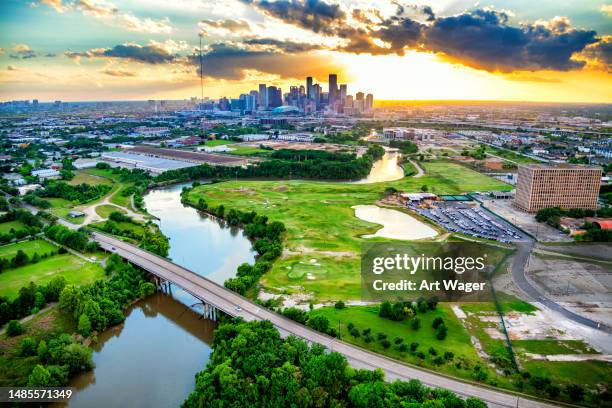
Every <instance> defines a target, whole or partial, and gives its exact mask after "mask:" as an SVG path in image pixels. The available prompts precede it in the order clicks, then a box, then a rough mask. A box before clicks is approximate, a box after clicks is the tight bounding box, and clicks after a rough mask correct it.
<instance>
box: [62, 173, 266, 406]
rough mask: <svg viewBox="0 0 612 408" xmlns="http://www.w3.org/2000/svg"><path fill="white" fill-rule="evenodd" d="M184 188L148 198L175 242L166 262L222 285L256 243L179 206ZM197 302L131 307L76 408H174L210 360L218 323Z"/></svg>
mask: <svg viewBox="0 0 612 408" xmlns="http://www.w3.org/2000/svg"><path fill="white" fill-rule="evenodd" d="M182 187H183V186H182V185H179V186H172V187H168V188H165V189H160V190H154V191H152V192H150V193H148V194H147V195H146V196H145V203H146V207H147V209H148V211H149V212H150V213H151V214H153V215H155V216H156V217H158V218H159V219H160V221H159V224H160V227H161V229H162V231H163V233H164V234H165V235H166V236H167V237H169V238H170V251H169V256H170V257H171V258H172V260H173V261H174V262H176V263H178V264H180V265H182V266H184V267H186V268H189V269H190V270H192V271H194V272H196V273H198V274H201V275H203V276H207V277H209V278H211V279H212V280H214V281H216V282H218V283H223V281H225V280H226V279H227V278H228V277H231V276H234V273H235V271H236V269H237V267H238V265H240V264H241V263H243V262H249V263H253V262H254V258H255V253H254V252H253V250H252V249H251V243H250V242H249V241H248V239H247V238H246V237H245V236H244V234H243V233H242V231H241V230H240V229H239V228H235V227H234V228H227V227H226V226H224V224H223V223H220V222H218V221H216V220H214V219H212V218H210V217H208V216H206V215H205V214H202V213H199V212H198V211H196V210H194V209H193V208H191V207H186V206H183V205H182V204H181V202H180V192H181V190H182ZM201 314H202V306H201V305H200V304H198V301H197V299H195V298H194V297H192V296H191V295H189V294H188V293H186V292H184V291H183V290H181V289H180V288H177V287H174V286H173V287H172V293H171V294H155V295H153V296H151V297H149V298H147V299H145V300H144V301H141V302H138V303H136V304H135V305H133V306H132V307H131V308H130V309H129V310H128V313H127V317H126V320H125V322H124V323H123V324H121V325H119V326H116V327H113V328H112V329H110V330H108V331H106V332H104V333H102V334H101V335H100V336H99V341H98V343H97V344H96V345H94V347H93V348H94V355H93V360H94V363H95V364H96V367H95V369H94V370H92V371H91V372H88V373H84V374H82V375H80V376H78V377H76V378H75V379H74V380H73V381H72V382H71V386H74V387H76V388H77V392H76V393H75V394H74V395H73V397H72V399H71V400H70V403H69V404H68V405H69V406H70V407H71V408H72V407H77V408H78V407H87V408H89V407H94V408H97V407H173V406H179V405H180V404H181V403H182V402H183V401H184V399H185V398H186V397H187V395H188V394H189V392H191V391H192V390H193V387H194V385H195V379H194V375H195V373H197V372H198V371H200V370H202V369H203V368H204V367H205V365H206V363H207V361H208V358H209V356H210V353H211V351H212V350H211V348H210V344H212V335H213V330H214V328H215V327H216V323H214V322H211V321H209V320H206V319H203V318H202V316H201Z"/></svg>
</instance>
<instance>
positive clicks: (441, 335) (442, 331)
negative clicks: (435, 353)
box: [436, 323, 448, 340]
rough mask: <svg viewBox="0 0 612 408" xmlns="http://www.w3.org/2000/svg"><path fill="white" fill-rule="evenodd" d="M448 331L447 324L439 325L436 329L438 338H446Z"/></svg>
mask: <svg viewBox="0 0 612 408" xmlns="http://www.w3.org/2000/svg"><path fill="white" fill-rule="evenodd" d="M447 332H448V329H447V328H446V325H445V324H444V323H443V324H441V325H440V326H438V328H437V329H436V338H437V339H438V340H444V339H445V338H446V334H447Z"/></svg>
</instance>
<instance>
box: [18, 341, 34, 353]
mask: <svg viewBox="0 0 612 408" xmlns="http://www.w3.org/2000/svg"><path fill="white" fill-rule="evenodd" d="M35 354H36V340H34V338H33V337H26V338H24V339H23V340H21V344H20V345H19V355H20V356H24V357H27V356H33V355H35Z"/></svg>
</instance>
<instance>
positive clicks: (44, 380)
mask: <svg viewBox="0 0 612 408" xmlns="http://www.w3.org/2000/svg"><path fill="white" fill-rule="evenodd" d="M50 382H51V374H50V373H49V371H48V370H47V369H46V368H45V367H43V366H42V365H40V364H36V366H35V367H34V369H33V370H32V372H31V373H30V376H29V377H28V387H47V386H49V383H50Z"/></svg>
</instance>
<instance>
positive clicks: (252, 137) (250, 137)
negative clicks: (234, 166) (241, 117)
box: [236, 133, 270, 142]
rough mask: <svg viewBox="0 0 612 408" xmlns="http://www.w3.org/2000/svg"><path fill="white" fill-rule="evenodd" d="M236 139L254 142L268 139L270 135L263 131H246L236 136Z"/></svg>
mask: <svg viewBox="0 0 612 408" xmlns="http://www.w3.org/2000/svg"><path fill="white" fill-rule="evenodd" d="M236 137H237V138H238V139H240V140H242V141H243V142H256V141H259V140H268V139H270V135H267V134H265V133H248V134H246V135H239V136H236Z"/></svg>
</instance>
